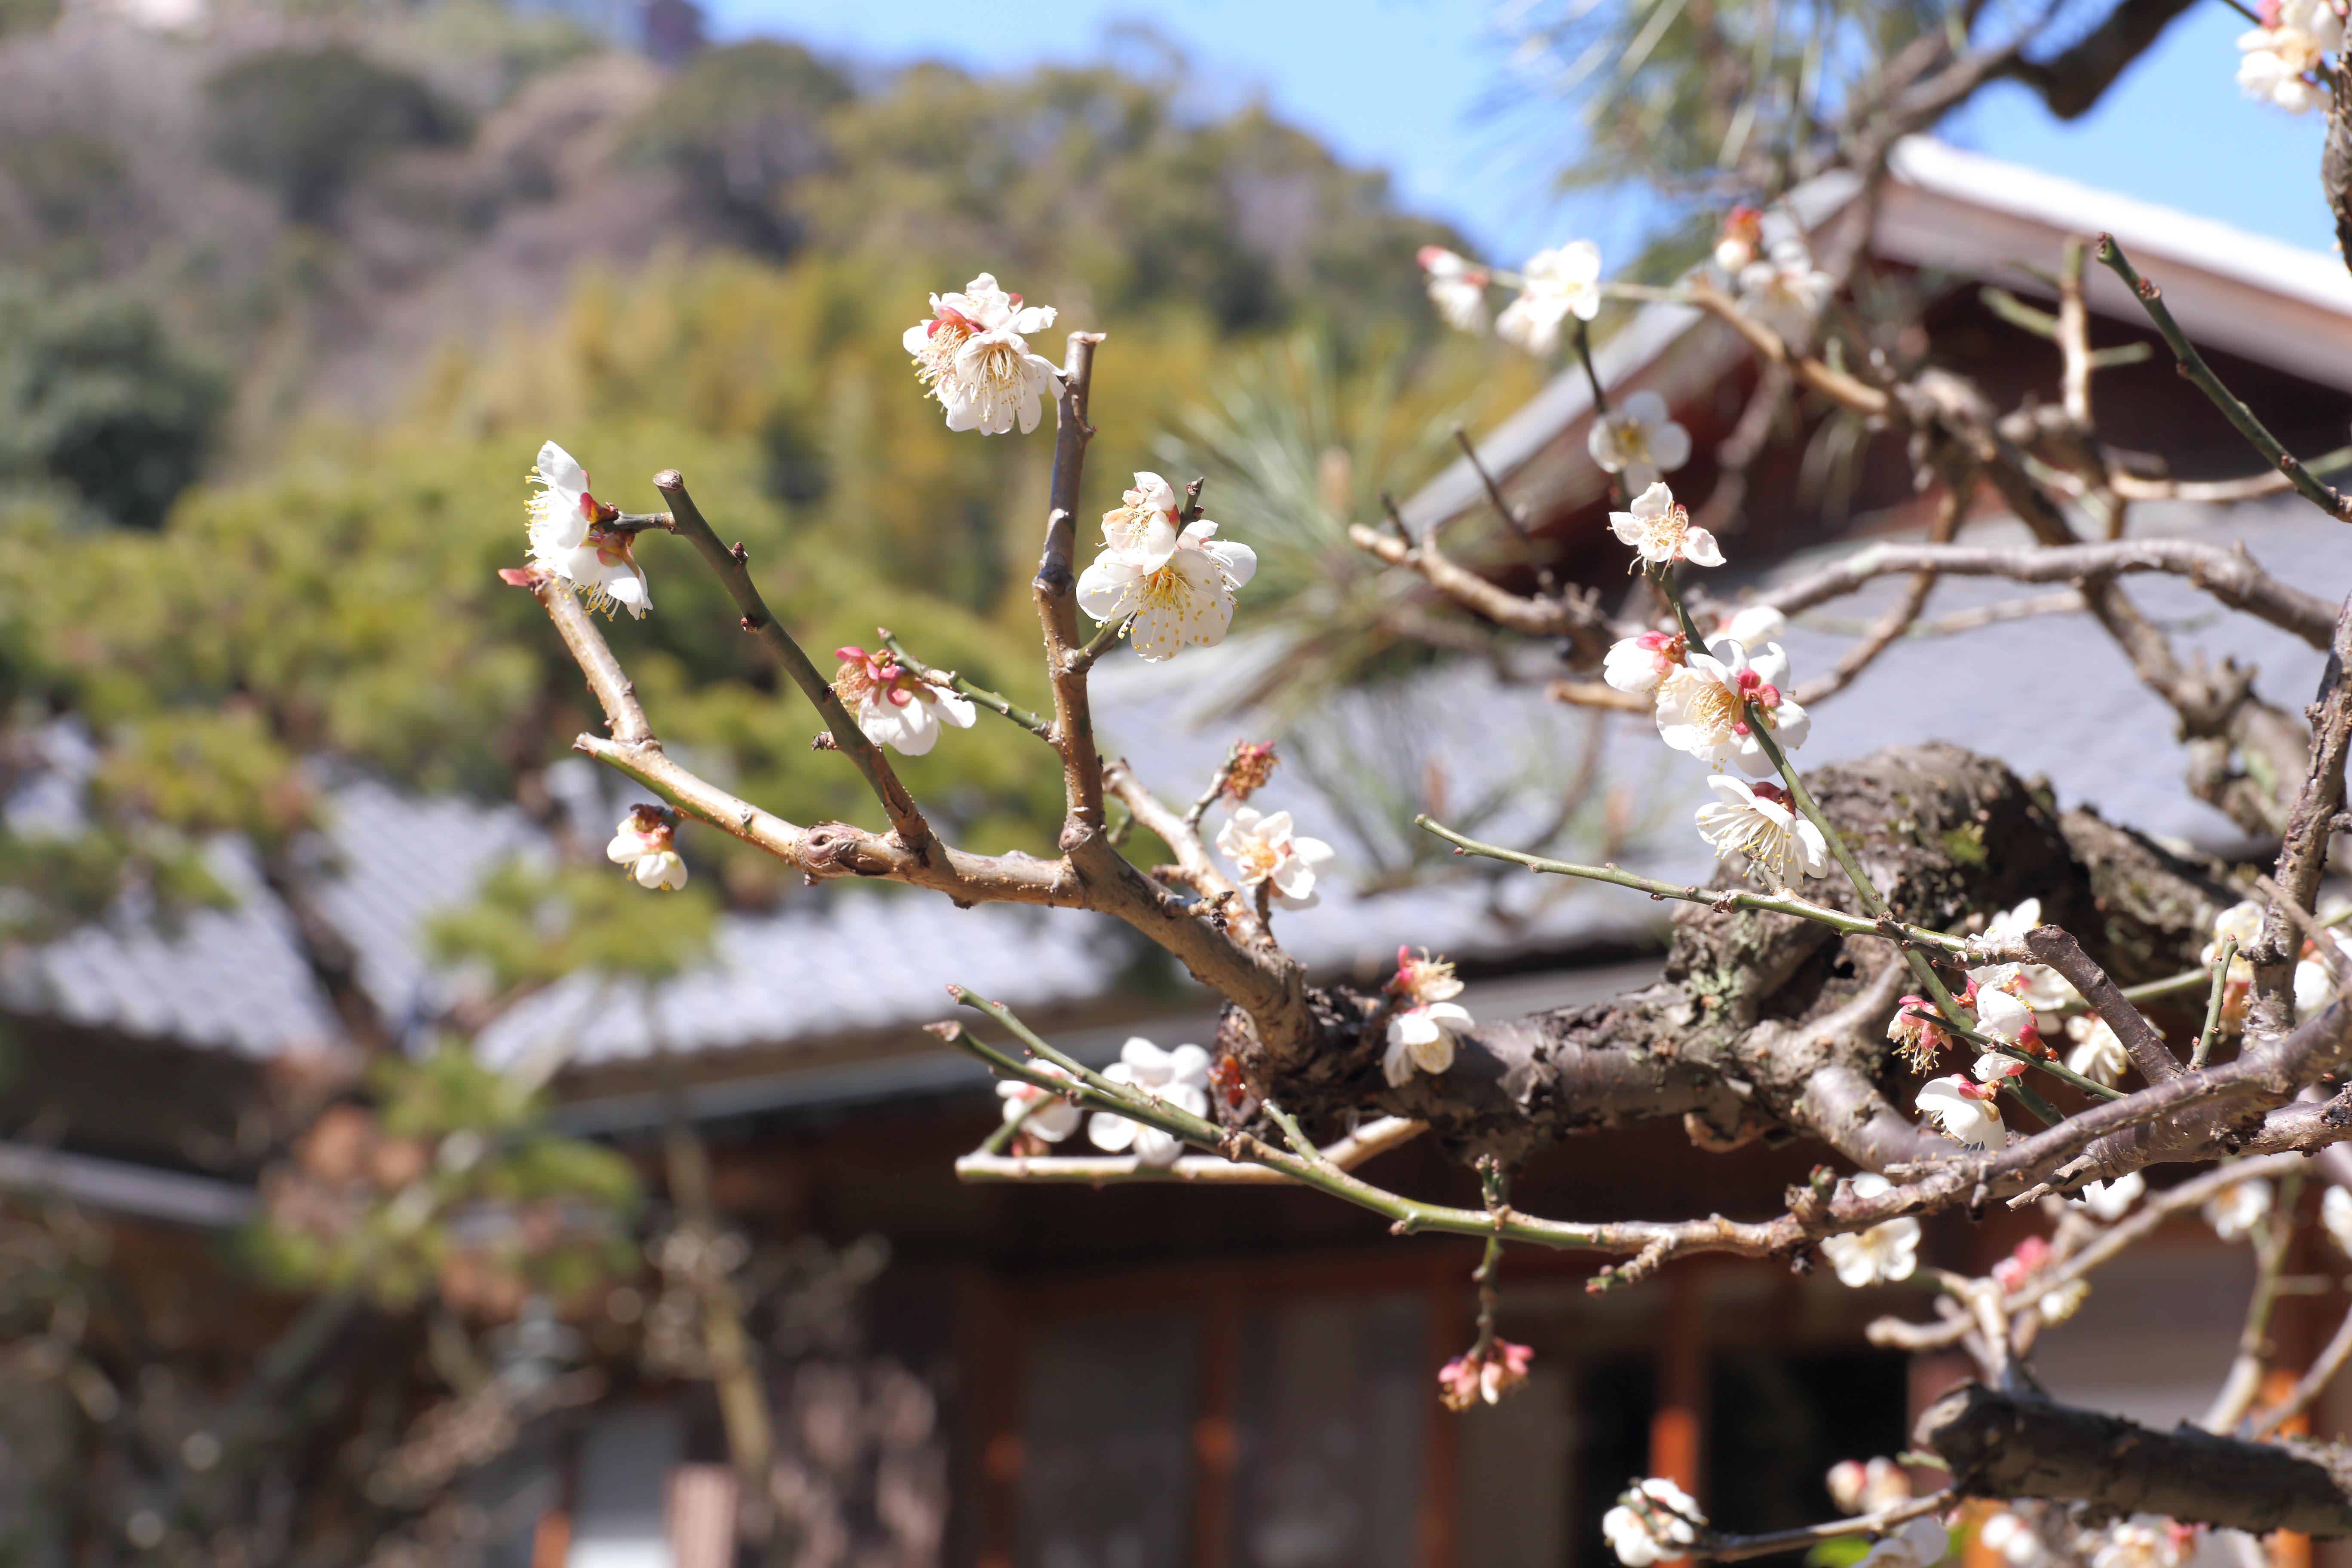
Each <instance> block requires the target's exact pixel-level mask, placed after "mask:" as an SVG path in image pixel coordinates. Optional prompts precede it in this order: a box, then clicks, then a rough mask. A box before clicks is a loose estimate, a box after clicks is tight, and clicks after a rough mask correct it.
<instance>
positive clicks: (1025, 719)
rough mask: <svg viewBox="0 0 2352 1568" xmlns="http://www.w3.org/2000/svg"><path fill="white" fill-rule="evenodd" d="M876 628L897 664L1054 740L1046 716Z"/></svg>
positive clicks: (883, 628)
mask: <svg viewBox="0 0 2352 1568" xmlns="http://www.w3.org/2000/svg"><path fill="white" fill-rule="evenodd" d="M875 629H876V630H877V633H879V635H880V637H881V639H882V646H883V647H887V648H888V649H889V650H890V653H891V657H893V658H896V659H898V662H899V663H900V664H903V665H905V666H906V667H907V668H908V669H910V670H912V671H914V673H915V674H916V675H917V676H918V677H920V678H921V679H926V680H928V679H932V678H934V677H937V678H939V679H943V680H945V681H946V682H947V683H948V688H949V689H950V690H952V691H956V692H960V693H961V694H962V695H963V696H965V697H969V698H970V699H971V700H973V701H974V702H977V703H979V704H980V705H981V706H982V708H985V709H987V710H989V711H990V712H992V713H995V714H1000V715H1002V716H1003V717H1004V718H1006V719H1010V720H1011V721H1013V722H1014V723H1015V724H1018V725H1020V726H1021V727H1022V728H1023V729H1024V730H1026V731H1029V732H1030V733H1031V734H1033V735H1034V736H1036V737H1037V738H1038V739H1039V740H1041V741H1047V742H1050V741H1052V740H1053V738H1054V726H1052V725H1051V724H1048V723H1047V722H1046V721H1045V720H1043V719H1040V718H1039V717H1037V715H1035V714H1034V713H1032V712H1030V711H1029V710H1027V709H1026V708H1016V707H1015V706H1013V704H1012V703H1011V702H1009V701H1007V700H1005V699H1003V697H1000V696H998V695H997V694H996V693H995V692H993V691H991V690H989V689H988V688H986V687H984V686H975V685H973V684H972V683H971V681H969V680H966V679H964V678H963V677H962V676H961V675H958V674H957V673H956V672H955V671H954V670H952V669H948V670H942V669H940V668H938V667H937V666H934V665H929V664H925V663H924V662H923V661H922V660H921V659H919V658H916V657H915V656H914V655H913V654H910V653H908V651H907V650H906V649H905V648H903V647H899V646H898V637H897V636H896V635H895V634H893V633H892V632H890V631H889V630H888V629H887V628H885V627H878V626H877V628H875Z"/></svg>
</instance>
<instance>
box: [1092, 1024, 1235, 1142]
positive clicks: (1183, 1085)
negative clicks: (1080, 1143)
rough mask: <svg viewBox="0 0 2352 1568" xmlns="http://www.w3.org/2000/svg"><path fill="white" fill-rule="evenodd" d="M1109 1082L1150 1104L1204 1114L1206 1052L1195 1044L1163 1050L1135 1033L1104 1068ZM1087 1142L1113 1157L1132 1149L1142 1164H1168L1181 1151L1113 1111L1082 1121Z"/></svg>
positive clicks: (1169, 1137) (1167, 1136) (1166, 1137)
mask: <svg viewBox="0 0 2352 1568" xmlns="http://www.w3.org/2000/svg"><path fill="white" fill-rule="evenodd" d="M1103 1077H1105V1078H1107V1079H1110V1081H1111V1082H1113V1083H1124V1084H1130V1085H1132V1086H1133V1087H1135V1088H1137V1089H1142V1090H1143V1091H1144V1092H1146V1093H1147V1094H1150V1096H1151V1097H1152V1098H1153V1099H1155V1100H1166V1101H1167V1102H1168V1103H1169V1104H1171V1105H1173V1106H1176V1107H1178V1108H1179V1109H1181V1110H1189V1111H1191V1112H1192V1114H1193V1115H1195V1116H1206V1115H1208V1114H1209V1053H1208V1052H1206V1051H1204V1050H1202V1048H1201V1047H1198V1046H1179V1047H1176V1048H1175V1049H1174V1050H1172V1051H1163V1050H1161V1049H1160V1047H1158V1046H1155V1045H1153V1044H1152V1043H1151V1042H1150V1040H1147V1039H1145V1038H1144V1037H1142V1036H1140V1035H1138V1036H1135V1037H1132V1038H1131V1039H1129V1041H1128V1042H1127V1044H1125V1045H1123V1046H1121V1047H1119V1048H1118V1060H1117V1061H1115V1062H1113V1063H1112V1064H1111V1065H1110V1066H1109V1067H1108V1068H1104V1069H1103ZM1087 1142H1091V1143H1092V1144H1093V1145H1094V1146H1095V1147H1096V1148H1097V1149H1108V1150H1109V1151H1110V1152H1113V1153H1118V1152H1121V1151H1123V1150H1126V1149H1129V1148H1132V1149H1133V1150H1134V1151H1135V1157H1136V1160H1137V1161H1138V1162H1139V1163H1142V1164H1146V1165H1171V1164H1174V1163H1176V1156H1177V1155H1179V1154H1181V1153H1182V1152H1184V1141H1183V1140H1182V1139H1181V1138H1179V1137H1177V1136H1176V1135H1175V1134H1174V1133H1172V1132H1163V1131H1160V1129H1159V1128H1157V1127H1146V1126H1145V1125H1144V1124H1143V1123H1141V1122H1140V1121H1130V1120H1129V1118H1127V1117H1124V1116H1121V1115H1119V1114H1118V1112H1116V1111H1111V1110H1097V1111H1096V1112H1095V1113H1094V1114H1093V1115H1092V1116H1090V1117H1088V1118H1087Z"/></svg>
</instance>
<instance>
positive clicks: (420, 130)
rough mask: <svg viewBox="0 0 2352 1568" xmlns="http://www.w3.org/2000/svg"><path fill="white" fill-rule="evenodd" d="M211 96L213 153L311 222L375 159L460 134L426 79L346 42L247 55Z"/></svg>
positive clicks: (219, 79) (217, 81)
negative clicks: (380, 60)
mask: <svg viewBox="0 0 2352 1568" xmlns="http://www.w3.org/2000/svg"><path fill="white" fill-rule="evenodd" d="M205 119H206V125H205V132H206V136H205V140H206V142H207V143H208V144H209V146H210V147H211V149H212V152H213V155H214V156H215V157H216V158H218V159H219V160H220V162H221V164H222V166H223V167H225V168H227V169H229V170H231V171H232V172H234V173H236V174H242V175H244V176H245V177H246V178H247V179H249V180H252V181H254V182H256V183H257V184H263V185H267V186H268V187H269V188H270V189H271V190H272V191H274V192H275V193H276V194H277V195H278V201H279V203H280V204H281V205H283V206H284V207H285V209H286V213H287V216H289V217H293V218H297V219H299V220H302V221H305V222H315V221H316V220H318V219H319V218H320V217H322V216H325V215H326V212H327V210H328V209H329V208H330V207H331V206H332V205H334V202H335V198H336V197H337V196H339V195H341V194H342V191H343V188H344V186H345V185H346V184H349V183H350V181H351V179H352V175H354V174H357V173H358V172H359V171H360V170H361V169H362V168H363V167H365V166H366V165H367V164H368V163H372V162H373V161H374V160H375V159H377V158H379V157H381V156H383V154H384V153H390V152H394V151H397V150H398V149H400V148H403V147H413V146H419V145H425V144H429V143H431V142H443V141H447V140H449V139H450V138H451V137H453V136H455V135H456V134H457V132H458V131H459V129H460V126H459V122H458V120H457V116H456V114H455V112H454V111H453V110H451V109H450V108H449V107H448V106H447V105H446V104H444V103H443V102H441V101H440V100H438V99H437V98H436V97H435V96H434V94H433V92H432V90H431V89H429V88H427V87H426V86H425V83H424V82H423V81H421V80H419V79H417V78H415V77H414V76H411V75H409V74H408V73H407V72H405V71H398V70H394V69H391V68H387V67H384V66H382V65H379V64H377V63H376V62H375V61H373V60H372V59H370V58H367V57H366V56H365V55H362V54H361V53H360V52H359V51H358V50H356V49H352V48H350V47H346V46H344V45H341V44H330V45H327V46H325V47H320V48H288V49H278V50H274V51H271V52H269V53H266V54H258V55H249V56H247V57H246V58H244V59H241V60H238V61H237V62H236V63H235V64H234V65H231V66H229V67H228V68H226V69H225V70H223V71H221V72H220V73H219V74H218V75H216V76H215V77H214V78H212V79H211V80H209V81H207V82H206V83H205Z"/></svg>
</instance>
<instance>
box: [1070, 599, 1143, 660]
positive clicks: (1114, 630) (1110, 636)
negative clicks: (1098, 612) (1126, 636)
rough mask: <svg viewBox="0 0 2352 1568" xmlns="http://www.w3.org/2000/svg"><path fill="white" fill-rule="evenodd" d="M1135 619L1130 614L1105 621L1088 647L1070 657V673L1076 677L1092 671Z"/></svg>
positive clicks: (1090, 639)
mask: <svg viewBox="0 0 2352 1568" xmlns="http://www.w3.org/2000/svg"><path fill="white" fill-rule="evenodd" d="M1133 619H1135V616H1134V615H1133V614H1132V613H1129V614H1128V615H1124V616H1119V617H1118V619H1117V620H1110V621H1105V622H1104V623H1103V624H1102V625H1101V626H1098V627H1097V628H1096V630H1095V635H1094V636H1092V637H1088V638H1087V642H1086V646H1085V647H1081V648H1079V649H1078V650H1077V651H1076V652H1075V653H1073V654H1071V655H1070V658H1069V662H1068V666H1067V668H1068V669H1069V672H1070V673H1071V674H1072V675H1076V674H1079V673H1081V672H1083V671H1085V670H1088V669H1092V668H1094V665H1095V660H1097V659H1098V658H1102V656H1103V655H1105V654H1107V653H1108V652H1109V651H1110V650H1111V647H1112V646H1113V645H1115V644H1116V643H1117V642H1118V639H1119V637H1120V636H1121V635H1122V634H1123V633H1125V632H1126V630H1127V626H1128V623H1129V621H1132V620H1133Z"/></svg>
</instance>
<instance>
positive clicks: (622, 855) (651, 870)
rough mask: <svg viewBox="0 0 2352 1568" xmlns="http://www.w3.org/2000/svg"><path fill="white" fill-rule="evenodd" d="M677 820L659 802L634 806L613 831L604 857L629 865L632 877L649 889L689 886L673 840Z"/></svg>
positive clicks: (670, 891) (638, 883) (618, 863)
mask: <svg viewBox="0 0 2352 1568" xmlns="http://www.w3.org/2000/svg"><path fill="white" fill-rule="evenodd" d="M676 831H677V817H676V816H673V815H672V814H671V813H669V812H667V811H666V810H664V809H663V808H662V807H660V806H657V805H635V806H631V807H630V808H629V815H628V816H625V817H623V818H621V825H620V826H618V827H616V828H614V830H613V841H612V842H611V843H610V844H607V845H606V846H604V858H606V859H607V860H610V861H611V862H613V864H614V865H615V866H625V867H627V868H628V871H629V876H630V877H631V878H632V879H634V880H635V882H636V884H637V886H638V887H640V888H643V889H646V891H647V892H653V891H656V890H659V891H662V892H669V893H675V892H677V890H678V889H680V888H683V887H685V886H686V862H685V861H684V860H683V859H681V858H679V857H678V853H677V845H676V842H675V839H674V835H675V833H676Z"/></svg>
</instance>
